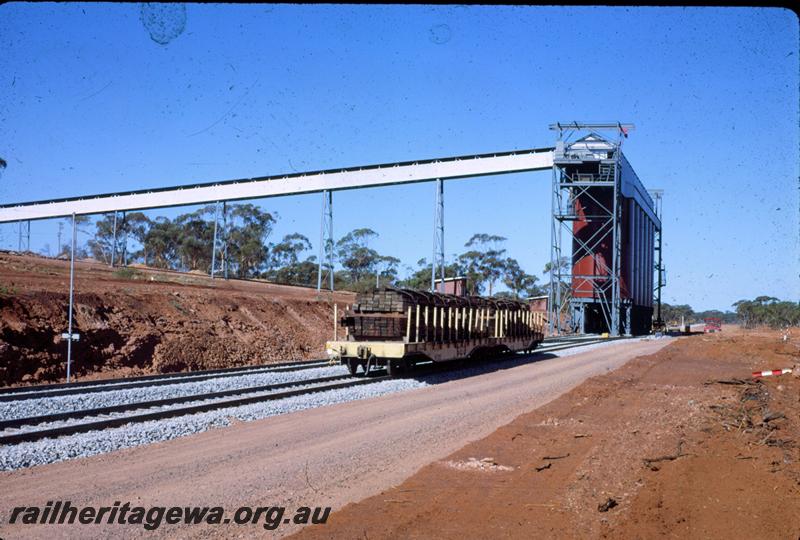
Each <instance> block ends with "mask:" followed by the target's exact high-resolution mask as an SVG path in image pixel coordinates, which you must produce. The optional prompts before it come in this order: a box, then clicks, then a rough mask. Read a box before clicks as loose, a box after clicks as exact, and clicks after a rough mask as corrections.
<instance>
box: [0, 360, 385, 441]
mask: <svg viewBox="0 0 800 540" xmlns="http://www.w3.org/2000/svg"><path fill="white" fill-rule="evenodd" d="M348 378H349V376H348ZM388 378H389V377H388V376H384V377H371V378H363V379H355V380H349V381H345V382H341V383H334V384H325V385H320V386H313V387H311V388H301V389H296V390H286V391H284V392H275V393H272V394H266V395H258V396H245V397H240V398H234V399H226V400H223V401H215V402H212V403H201V404H198V405H190V406H187V407H176V408H174V409H165V410H162V411H155V412H149V413H141V414H134V415H130V416H120V417H116V418H106V419H102V420H93V421H90V422H81V423H77V424H69V425H66V426H59V427H54V428H46V429H40V430H33V431H23V432H21V433H12V434H8V435H3V436H0V445H8V444H18V443H21V442H31V441H37V440H40V439H47V438H53V437H62V436H65V435H74V434H76V433H86V432H88V431H95V430H102V429H108V428H112V427H119V426H124V425H126V424H133V423H142V422H148V421H151V420H164V419H167V418H174V417H177V416H186V415H189V414H197V413H202V412H208V411H213V410H217V409H227V408H230V407H238V406H240V405H248V404H251V403H259V402H263V401H274V400H278V399H284V398H288V397H294V396H301V395H305V394H316V393H319V392H325V391H328V390H338V389H342V388H350V387H353V386H361V385H365V384H372V383H374V382H379V381H382V380H386V379H388ZM300 384H303V383H302V382H299V383H297V384H294V386H299V385H300ZM195 397H197V396H195ZM204 399H209V398H208V397H205V398H204ZM39 418H41V417H39Z"/></svg>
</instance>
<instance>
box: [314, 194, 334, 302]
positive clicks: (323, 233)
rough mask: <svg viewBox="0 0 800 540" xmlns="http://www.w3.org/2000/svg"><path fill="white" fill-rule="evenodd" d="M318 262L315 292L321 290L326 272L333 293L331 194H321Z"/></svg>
mask: <svg viewBox="0 0 800 540" xmlns="http://www.w3.org/2000/svg"><path fill="white" fill-rule="evenodd" d="M319 240H320V242H319V262H318V266H317V292H320V291H321V290H322V282H323V281H324V279H323V274H324V273H325V272H327V276H328V282H329V287H328V288H329V289H330V290H331V291H333V277H334V276H333V249H334V242H333V192H332V191H331V190H329V189H326V190H325V191H323V192H322V218H321V219H320V231H319Z"/></svg>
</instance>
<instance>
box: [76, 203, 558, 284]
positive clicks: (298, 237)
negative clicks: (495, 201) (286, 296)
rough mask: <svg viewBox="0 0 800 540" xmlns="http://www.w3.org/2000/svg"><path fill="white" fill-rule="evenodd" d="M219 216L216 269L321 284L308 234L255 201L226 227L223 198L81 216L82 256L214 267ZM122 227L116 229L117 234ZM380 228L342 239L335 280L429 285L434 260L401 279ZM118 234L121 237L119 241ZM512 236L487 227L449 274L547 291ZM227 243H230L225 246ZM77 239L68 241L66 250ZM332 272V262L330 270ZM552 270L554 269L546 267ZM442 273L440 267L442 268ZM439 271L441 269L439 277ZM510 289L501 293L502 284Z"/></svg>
mask: <svg viewBox="0 0 800 540" xmlns="http://www.w3.org/2000/svg"><path fill="white" fill-rule="evenodd" d="M215 217H217V218H218V222H219V225H218V228H217V236H218V244H217V247H218V249H217V253H216V257H215V266H216V268H215V271H216V272H217V273H219V272H221V269H222V268H223V265H225V266H226V268H227V273H228V275H229V276H231V277H235V278H260V279H266V280H269V281H274V282H277V283H285V284H292V285H306V286H312V285H316V283H317V268H318V259H317V256H316V255H314V254H310V252H311V250H312V249H313V246H312V243H311V241H310V240H309V239H308V238H307V237H306V236H304V235H302V234H300V233H292V234H287V235H285V236H284V237H283V238H281V239H280V240H279V241H276V240H272V236H273V231H274V227H275V224H276V223H277V220H278V216H277V215H276V214H274V213H270V212H267V211H265V210H263V209H261V208H260V207H258V206H256V205H253V204H236V205H229V206H228V209H227V212H226V218H225V226H224V227H223V225H222V220H221V218H219V215H218V214H217V207H216V206H215V205H208V206H204V207H202V208H199V209H198V210H195V211H193V212H189V213H185V214H181V215H179V216H177V217H176V218H174V219H169V218H167V217H163V216H159V217H156V218H153V219H151V218H150V217H148V216H147V215H145V214H144V213H142V212H128V213H126V214H125V215H124V218H123V217H122V215H120V214H118V215H117V216H116V223H115V216H114V214H108V215H104V216H102V217H101V218H100V219H98V220H97V221H96V222H95V223H94V230H93V231H90V230H89V229H88V226H89V225H90V222H89V219H88V218H86V217H79V221H78V223H77V226H78V228H79V230H80V231H81V232H83V233H85V234H88V235H89V236H90V239H89V240H88V242H87V243H86V245H85V247H84V246H80V247H79V248H78V250H77V255H78V256H79V257H92V258H94V259H96V260H98V261H102V262H105V263H107V264H110V263H111V262H112V258H113V259H115V263H116V264H119V265H125V264H136V263H138V264H143V265H145V266H150V267H155V268H164V269H170V270H178V271H183V272H191V271H196V272H203V273H210V272H211V265H212V246H213V243H214V223H215ZM115 231H116V234H115ZM377 238H378V233H377V232H375V231H373V230H372V229H368V228H359V229H355V230H352V231H350V232H348V233H347V234H345V235H344V236H342V237H341V238H339V239H338V240H336V241H335V242H334V244H333V246H332V249H333V252H334V260H335V266H336V267H335V268H334V272H333V273H334V286H335V287H336V288H337V289H345V290H353V291H365V290H369V289H372V288H374V287H376V286H378V285H393V286H401V287H412V288H419V289H428V288H430V284H431V266H430V263H429V261H428V260H427V259H424V258H423V259H420V260H419V261H417V267H416V268H411V267H406V268H405V269H406V271H407V274H408V277H406V278H401V277H400V276H399V273H400V265H401V261H400V259H398V258H397V257H394V256H391V255H388V254H383V253H379V252H378V251H377V250H376V249H375V248H374V247H372V244H373V243H374V241H375V239H377ZM115 239H116V240H115ZM506 240H507V239H506V238H504V237H502V236H497V235H491V234H486V233H478V234H475V235H473V236H472V237H471V238H470V239H469V240H468V241H467V242H466V244H465V245H464V250H463V252H462V253H460V254H454V255H453V256H452V257H451V262H449V263H448V264H447V265H446V267H445V275H446V277H448V278H450V277H455V276H463V277H465V278H466V282H467V291H468V293H469V294H475V295H479V294H487V295H490V296H491V295H495V296H509V297H515V298H523V297H530V296H537V295H541V294H546V290H545V289H543V288H542V287H541V286H540V285H539V283H538V278H537V276H535V275H533V274H529V273H528V272H526V271H525V270H524V269H523V268H522V267H521V265H520V263H519V261H517V260H516V259H515V258H513V257H510V256H509V254H508V253H507V250H506V248H505V247H504V243H505V242H506ZM223 245H227V248H226V249H225V250H223V249H222V246H223ZM69 249H70V246H69V244H68V243H64V244H63V245H62V247H61V252H60V253H61V254H64V253H68V252H69ZM326 271H329V269H326ZM545 271H546V270H545ZM437 272H438V269H437ZM438 277H439V275H438V274H437V278H438ZM500 284H502V285H505V286H506V288H507V290H506V291H502V292H499V293H498V291H497V288H498V286H499V285H500Z"/></svg>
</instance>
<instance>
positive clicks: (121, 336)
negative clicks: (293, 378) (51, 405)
mask: <svg viewBox="0 0 800 540" xmlns="http://www.w3.org/2000/svg"><path fill="white" fill-rule="evenodd" d="M353 298H354V295H352V294H351V293H336V295H335V301H336V302H337V303H338V304H339V305H340V306H343V305H345V304H348V303H351V302H352V301H353ZM68 302H69V265H68V263H67V262H66V261H57V260H51V259H45V258H41V257H37V256H18V255H11V254H0V386H2V385H13V384H17V383H43V382H58V381H62V380H63V378H64V376H65V369H66V367H65V359H66V342H65V341H63V340H62V339H61V333H62V332H65V331H66V330H67V308H68ZM73 324H74V325H75V326H74V330H75V331H77V332H78V333H79V334H80V340H79V341H78V342H76V343H74V344H73V367H72V371H73V373H74V374H75V375H76V378H78V379H90V378H100V377H102V378H109V377H120V376H134V375H145V374H152V373H166V372H175V371H188V370H199V369H209V368H221V367H233V366H242V365H251V364H262V363H269V362H279V361H290V360H302V359H312V358H322V357H323V356H324V345H325V340H326V339H330V337H331V334H332V331H333V327H332V324H333V308H332V299H331V295H330V293H324V294H323V295H322V296H321V297H319V298H318V297H317V293H316V290H313V289H306V288H302V287H290V286H283V285H274V284H268V283H263V282H254V281H237V280H228V281H225V280H222V279H216V280H211V279H210V278H209V277H208V276H204V275H196V274H178V273H173V272H164V271H158V270H154V269H149V268H141V267H139V268H129V269H126V270H121V271H120V270H116V271H115V270H112V269H110V268H108V266H106V265H104V264H100V263H96V262H88V261H80V262H77V263H76V273H75V313H74V319H73Z"/></svg>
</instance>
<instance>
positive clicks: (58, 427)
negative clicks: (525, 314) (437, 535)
mask: <svg viewBox="0 0 800 540" xmlns="http://www.w3.org/2000/svg"><path fill="white" fill-rule="evenodd" d="M616 339H624V338H611V339H609V338H599V337H596V336H581V337H578V338H574V337H569V338H552V339H549V340H545V341H544V342H543V344H542V345H541V346H540V347H539V348H537V349H536V351H534V352H533V353H532V354H530V355H528V356H537V355H539V354H546V353H549V352H556V351H561V350H565V349H570V348H575V347H582V346H586V345H592V344H596V343H604V342H608V341H612V340H616ZM325 365H327V361H319V362H303V363H297V362H294V363H286V364H280V365H277V366H276V365H275V364H273V365H271V366H258V367H252V368H230V369H225V370H208V371H205V372H194V373H191V374H181V375H183V376H182V377H181V376H179V375H178V374H175V375H169V376H148V377H139V378H137V379H136V380H135V381H132V380H130V379H128V380H126V381H124V382H117V383H112V382H108V381H103V382H101V381H98V382H96V383H73V384H71V385H63V384H62V385H49V386H47V387H37V389H36V390H34V391H32V390H31V389H30V388H24V389H17V388H15V389H10V390H5V391H3V392H2V395H0V400H2V401H12V400H27V399H34V398H48V397H55V396H62V395H69V394H79V393H93V392H102V391H113V390H120V389H127V388H138V387H145V386H159V385H163V384H177V383H182V382H196V381H202V380H206V379H211V378H216V377H226V376H240V375H247V374H251V373H252V374H255V373H264V372H280V371H293V370H299V369H310V368H314V367H323V366H325ZM448 368H449V366H447V365H446V364H425V365H422V366H420V369H419V370H417V371H415V372H414V375H417V376H419V375H425V374H430V373H436V372H441V371H445V370H447V369H448ZM389 378H390V377H389V376H369V377H352V376H350V375H349V374H342V375H333V376H328V377H320V378H316V379H304V380H296V381H291V382H283V383H278V384H268V385H260V386H250V387H242V388H236V389H230V390H224V391H220V392H212V393H200V394H191V395H185V396H178V397H172V398H166V399H155V400H149V401H138V402H133V403H124V404H119V405H112V406H105V407H97V408H89V409H81V410H73V411H67V412H59V413H54V414H45V415H40V416H30V417H24V418H12V419H8V420H0V445H11V444H18V443H21V442H31V441H37V440H40V439H47V438H54V437H61V436H65V435H73V434H77V433H86V432H88V431H94V430H102V429H108V428H112V427H119V426H122V425H126V424H131V423H141V422H147V421H151V420H163V419H167V418H174V417H178V416H184V415H190V414H196V413H202V412H207V411H212V410H216V409H224V408H229V407H237V406H240V405H247V404H252V403H258V402H264V401H271V400H278V399H284V398H288V397H294V396H301V395H307V394H313V393H318V392H324V391H328V390H337V389H343V388H350V387H354V386H361V385H367V384H372V383H375V382H379V381H383V380H387V379H389Z"/></svg>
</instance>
